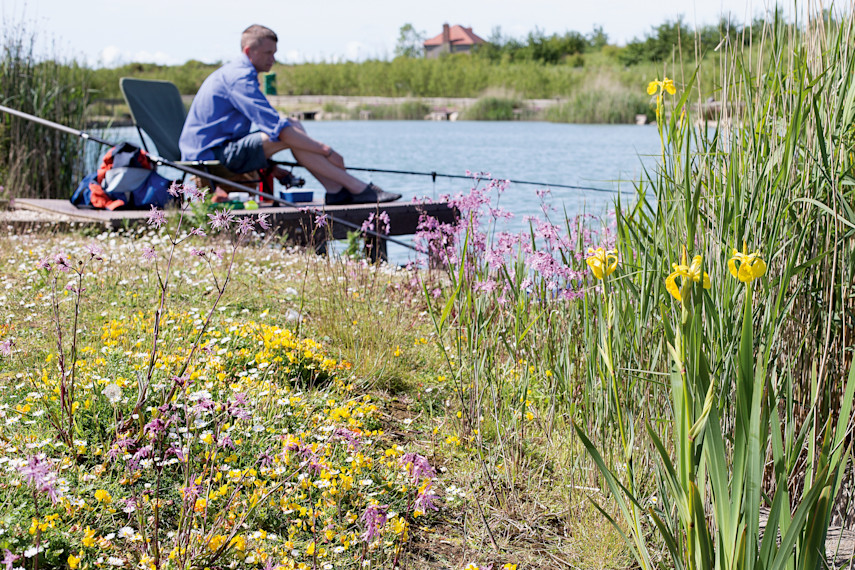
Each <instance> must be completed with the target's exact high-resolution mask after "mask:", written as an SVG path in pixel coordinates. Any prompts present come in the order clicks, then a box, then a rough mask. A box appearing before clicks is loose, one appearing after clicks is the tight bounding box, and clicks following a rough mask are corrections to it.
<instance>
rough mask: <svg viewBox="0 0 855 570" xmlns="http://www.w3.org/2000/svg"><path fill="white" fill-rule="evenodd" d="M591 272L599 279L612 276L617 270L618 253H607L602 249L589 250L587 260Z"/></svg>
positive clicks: (613, 251)
mask: <svg viewBox="0 0 855 570" xmlns="http://www.w3.org/2000/svg"><path fill="white" fill-rule="evenodd" d="M585 261H586V262H587V263H588V267H590V268H591V272H592V273H593V274H594V277H596V278H597V279H603V278H605V277H606V276H607V275H611V274H612V273H613V272H614V270H615V269H616V268H617V264H618V257H617V252H616V251H615V250H613V249H610V250H608V251H606V250H605V249H603V248H602V247H598V248H597V249H592V248H588V258H587V259H586V260H585Z"/></svg>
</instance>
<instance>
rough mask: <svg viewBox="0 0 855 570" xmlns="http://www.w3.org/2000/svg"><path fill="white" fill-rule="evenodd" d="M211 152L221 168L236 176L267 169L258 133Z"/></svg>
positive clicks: (250, 134)
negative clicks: (223, 167) (220, 164)
mask: <svg viewBox="0 0 855 570" xmlns="http://www.w3.org/2000/svg"><path fill="white" fill-rule="evenodd" d="M213 151H214V156H215V157H216V159H217V160H219V161H220V162H221V163H222V165H223V166H225V167H226V168H228V169H229V170H231V171H232V172H235V173H238V174H242V173H244V172H253V171H255V170H261V169H263V168H267V157H266V156H264V147H263V146H262V140H261V133H259V132H255V133H249V134H248V135H246V136H245V137H243V138H242V139H238V140H236V141H229V142H227V143H226V144H224V145H222V146H218V147H216V148H215V149H213Z"/></svg>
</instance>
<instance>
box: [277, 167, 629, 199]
mask: <svg viewBox="0 0 855 570" xmlns="http://www.w3.org/2000/svg"><path fill="white" fill-rule="evenodd" d="M277 164H283V165H285V166H300V167H302V165H301V164H298V163H296V162H279V163H277ZM347 169H348V170H357V171H359V172H379V173H383V174H408V175H411V176H430V177H431V179H433V182H434V183H436V179H437V178H455V179H460V180H484V179H485V178H484V177H481V176H478V175H477V174H473V175H470V176H465V175H462V174H443V173H440V172H435V171H431V172H419V171H417V170H391V169H385V168H368V167H364V166H348V167H347ZM502 180H507V182H510V183H511V184H528V185H531V186H544V187H547V188H568V189H570V190H591V191H593V192H607V193H609V194H635V191H631V192H630V191H629V190H614V189H611V188H596V187H593V186H574V185H571V184H552V183H550V182H532V181H530V180H509V179H502Z"/></svg>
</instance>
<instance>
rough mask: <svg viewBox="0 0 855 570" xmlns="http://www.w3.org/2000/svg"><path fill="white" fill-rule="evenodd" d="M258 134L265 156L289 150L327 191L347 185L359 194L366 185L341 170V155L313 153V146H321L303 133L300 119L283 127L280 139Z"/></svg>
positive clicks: (336, 190) (342, 161) (342, 167)
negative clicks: (260, 137) (271, 138)
mask: <svg viewBox="0 0 855 570" xmlns="http://www.w3.org/2000/svg"><path fill="white" fill-rule="evenodd" d="M261 136H262V140H263V146H264V154H265V155H266V156H267V157H271V156H273V155H274V154H276V153H277V152H279V151H281V150H285V149H289V150H290V151H291V153H292V154H293V155H294V158H296V159H297V162H299V163H300V165H301V166H303V167H304V168H305V169H306V170H308V171H309V172H310V173H312V175H313V176H314V177H315V178H317V179H318V181H319V182H320V183H321V184H322V185H323V187H324V188H325V189H326V190H327V191H329V192H338V191H339V190H340V189H341V188H346V189H347V190H348V191H349V192H351V193H353V194H358V193H359V192H362V191H363V190H364V189H365V187H366V186H367V184H366V183H365V182H363V181H362V180H360V179H358V178H356V177H354V176H351V175H350V174H348V173H347V171H346V170H345V169H344V159H342V158H341V156H340V155H338V154H336V153H333V154H332V155H331V156H329V157H328V156H324V155H323V154H321V153H319V152H314V151H313V150H312V145H315V146H320V143H318V142H317V141H314V140H312V139H311V138H310V137H309V136H308V135H306V133H305V131H304V130H303V129H302V125H301V124H300V123H299V122H296V123H295V124H293V125H292V126H290V127H287V128H285V129H282V132H281V133H280V134H279V140H275V141H274V140H270V138H269V137H268V136H267V135H265V134H263V133H262V135H261ZM307 141H308V142H307Z"/></svg>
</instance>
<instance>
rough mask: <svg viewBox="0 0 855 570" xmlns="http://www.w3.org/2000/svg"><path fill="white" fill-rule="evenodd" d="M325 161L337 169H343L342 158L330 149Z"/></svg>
mask: <svg viewBox="0 0 855 570" xmlns="http://www.w3.org/2000/svg"><path fill="white" fill-rule="evenodd" d="M327 159H328V160H329V161H330V162H331V163H332V164H334V165H335V166H338V167H339V168H344V158H343V157H342V156H341V155H340V154H339V153H337V152H336V151H334V150H333V149H330V153H329V154H328V155H327Z"/></svg>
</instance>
